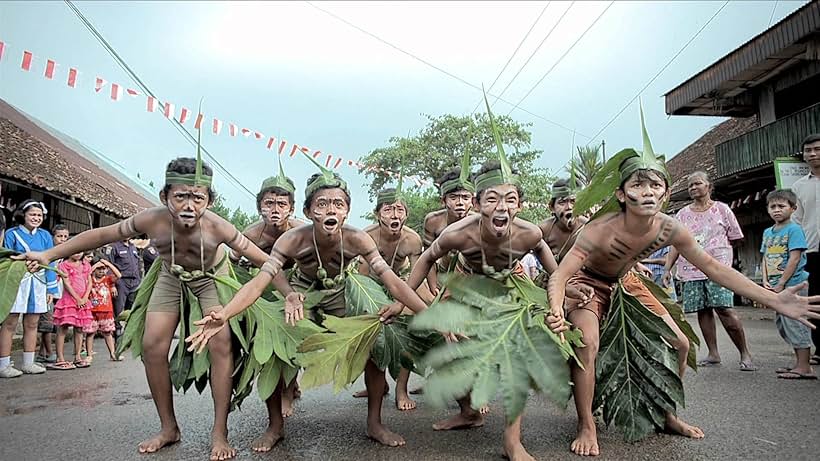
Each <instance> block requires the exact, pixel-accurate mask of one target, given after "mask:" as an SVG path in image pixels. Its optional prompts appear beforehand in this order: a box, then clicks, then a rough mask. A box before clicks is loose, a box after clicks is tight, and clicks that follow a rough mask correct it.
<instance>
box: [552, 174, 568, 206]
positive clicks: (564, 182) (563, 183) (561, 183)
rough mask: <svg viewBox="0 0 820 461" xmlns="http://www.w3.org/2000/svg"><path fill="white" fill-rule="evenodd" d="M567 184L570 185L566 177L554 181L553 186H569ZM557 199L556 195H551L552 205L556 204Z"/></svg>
mask: <svg viewBox="0 0 820 461" xmlns="http://www.w3.org/2000/svg"><path fill="white" fill-rule="evenodd" d="M567 186H569V179H566V178H561V179H559V180H558V181H555V182H554V183H552V187H553V188H556V187H567ZM555 200H556V199H555V197H550V207H552V206H554V205H555Z"/></svg>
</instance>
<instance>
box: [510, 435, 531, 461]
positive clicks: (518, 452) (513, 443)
mask: <svg viewBox="0 0 820 461" xmlns="http://www.w3.org/2000/svg"><path fill="white" fill-rule="evenodd" d="M504 457H505V458H507V459H509V460H510V461H535V458H533V457H532V455H530V454H529V453H527V450H526V449H525V448H524V445H522V444H521V441H520V440H507V438H506V437H505V438H504Z"/></svg>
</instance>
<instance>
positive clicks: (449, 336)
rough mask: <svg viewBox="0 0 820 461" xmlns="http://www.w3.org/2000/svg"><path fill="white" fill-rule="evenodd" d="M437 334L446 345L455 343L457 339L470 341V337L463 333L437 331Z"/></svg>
mask: <svg viewBox="0 0 820 461" xmlns="http://www.w3.org/2000/svg"><path fill="white" fill-rule="evenodd" d="M439 333H440V334H441V336H443V337H444V341H446V342H447V343H448V344H451V343H457V342H458V340H459V339H470V337H469V336H467V335H465V334H464V333H453V332H450V331H439Z"/></svg>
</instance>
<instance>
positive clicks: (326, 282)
mask: <svg viewBox="0 0 820 461" xmlns="http://www.w3.org/2000/svg"><path fill="white" fill-rule="evenodd" d="M311 235H313V250H314V251H316V261H318V262H319V268H318V269H316V278H318V279H319V282H320V283H321V284H322V286H323V287H324V288H326V289H331V288H336V286H337V285H341V284H342V282H344V280H345V236H344V234H343V233H342V230H341V229H339V236H341V240H340V241H339V248H340V250H339V251H340V253H341V254H342V264H341V265H340V266H339V273H338V274H337V275H336V277H333V278H330V277H328V276H327V269H325V268H324V265H323V264H322V256H321V255H320V254H319V245H317V244H316V226H313V229H311Z"/></svg>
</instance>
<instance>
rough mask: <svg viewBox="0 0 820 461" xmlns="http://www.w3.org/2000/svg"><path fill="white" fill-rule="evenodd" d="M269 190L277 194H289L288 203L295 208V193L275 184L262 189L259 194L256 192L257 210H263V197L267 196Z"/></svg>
mask: <svg viewBox="0 0 820 461" xmlns="http://www.w3.org/2000/svg"><path fill="white" fill-rule="evenodd" d="M268 192H270V193H272V194H276V195H287V196H288V203H290V209H291V210H293V204H294V201H295V198H294V197H293V194H292V193H290V191H286V190H285V189H282V188H281V187H276V186H274V187H266V188H264V189H262V190H260V191H259V193H258V194H256V211H258V212H262V198H263V197H265V194H267V193H268Z"/></svg>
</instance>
